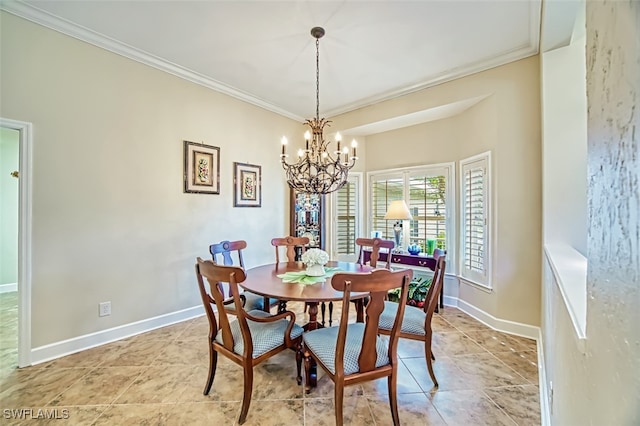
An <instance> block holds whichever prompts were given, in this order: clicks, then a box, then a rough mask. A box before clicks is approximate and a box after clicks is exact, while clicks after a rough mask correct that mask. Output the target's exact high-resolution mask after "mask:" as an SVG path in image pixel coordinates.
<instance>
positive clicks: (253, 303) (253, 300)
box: [225, 291, 278, 312]
mask: <svg viewBox="0 0 640 426" xmlns="http://www.w3.org/2000/svg"><path fill="white" fill-rule="evenodd" d="M242 294H243V295H244V297H245V300H246V301H245V303H244V310H245V311H247V312H248V311H253V310H254V309H256V310H260V311H264V296H260V295H259V294H255V293H251V292H250V291H245V292H243V293H242ZM276 303H278V299H269V307H271V306H272V305H275V304H276ZM225 309H227V310H228V311H231V312H233V311H235V310H236V305H235V303H229V304H228V305H226V306H225Z"/></svg>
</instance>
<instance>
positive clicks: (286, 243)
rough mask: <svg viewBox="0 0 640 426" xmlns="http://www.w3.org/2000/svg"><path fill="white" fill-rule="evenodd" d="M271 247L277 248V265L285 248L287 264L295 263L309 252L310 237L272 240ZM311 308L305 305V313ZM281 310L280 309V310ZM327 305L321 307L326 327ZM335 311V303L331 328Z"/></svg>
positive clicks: (330, 306)
mask: <svg viewBox="0 0 640 426" xmlns="http://www.w3.org/2000/svg"><path fill="white" fill-rule="evenodd" d="M271 245H272V246H274V247H275V248H276V263H280V248H281V247H285V248H286V251H285V256H286V261H287V262H295V261H296V260H297V259H296V258H297V257H298V254H299V255H302V254H303V253H304V252H305V251H307V246H308V245H309V238H308V237H292V236H288V237H282V238H272V239H271ZM298 247H300V252H299V253H298V252H296V248H298ZM308 307H309V304H308V303H305V304H304V312H307V309H308ZM279 309H280V308H279ZM325 310H326V305H325V304H324V302H322V304H321V305H320V312H321V313H322V325H324V315H325ZM332 310H333V303H331V302H330V304H329V326H331V311H332Z"/></svg>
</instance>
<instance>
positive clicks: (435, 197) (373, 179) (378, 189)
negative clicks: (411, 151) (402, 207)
mask: <svg viewBox="0 0 640 426" xmlns="http://www.w3.org/2000/svg"><path fill="white" fill-rule="evenodd" d="M452 171H453V165H452V164H445V165H435V166H423V167H412V168H406V169H402V170H389V171H381V172H372V173H370V174H369V185H370V191H371V192H370V198H369V199H370V202H371V222H370V227H371V231H379V232H380V236H381V238H384V239H390V240H392V239H393V235H394V234H393V225H394V223H395V221H392V220H385V219H384V215H385V213H386V212H387V208H388V207H389V204H391V202H392V201H395V200H405V202H406V203H407V206H408V207H409V211H410V212H411V215H412V216H413V219H412V220H410V221H405V223H404V226H405V227H408V229H405V230H404V231H403V240H402V246H403V247H404V248H405V249H406V247H407V246H408V245H409V244H418V245H420V246H421V247H422V251H423V252H427V253H430V252H431V251H432V250H433V248H436V247H439V248H442V249H445V250H446V248H447V247H448V246H449V241H448V238H449V235H450V232H448V228H449V226H451V225H450V224H449V221H448V220H447V218H448V214H449V212H448V210H447V202H446V201H447V200H452V199H453V198H452V196H451V195H450V194H449V193H448V192H449V191H450V190H451V189H450V177H451V176H452Z"/></svg>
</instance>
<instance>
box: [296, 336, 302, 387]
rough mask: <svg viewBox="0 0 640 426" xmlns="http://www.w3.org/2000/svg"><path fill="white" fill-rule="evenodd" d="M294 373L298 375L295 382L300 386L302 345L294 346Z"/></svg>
mask: <svg viewBox="0 0 640 426" xmlns="http://www.w3.org/2000/svg"><path fill="white" fill-rule="evenodd" d="M296 371H297V373H298V375H297V376H296V381H297V382H298V386H300V385H301V384H302V343H298V345H297V346H296Z"/></svg>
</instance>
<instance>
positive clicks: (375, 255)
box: [329, 238, 396, 324]
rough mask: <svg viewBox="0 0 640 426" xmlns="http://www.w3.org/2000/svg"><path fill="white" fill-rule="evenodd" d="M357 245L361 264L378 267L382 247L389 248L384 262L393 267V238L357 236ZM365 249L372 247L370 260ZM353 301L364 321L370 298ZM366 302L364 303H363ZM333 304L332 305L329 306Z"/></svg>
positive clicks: (358, 315) (359, 320)
mask: <svg viewBox="0 0 640 426" xmlns="http://www.w3.org/2000/svg"><path fill="white" fill-rule="evenodd" d="M356 245H357V246H358V247H359V252H358V262H357V263H358V264H359V265H367V264H369V266H371V267H373V268H377V267H378V260H379V259H380V249H381V248H383V249H387V261H386V263H385V264H384V267H385V268H386V269H391V250H393V248H394V247H395V245H396V244H395V243H394V242H393V241H391V240H383V239H382V238H356ZM365 249H371V255H370V256H369V260H368V261H365ZM352 302H353V303H355V304H356V308H357V315H356V317H357V321H358V322H362V321H363V315H364V314H363V311H362V307H363V306H364V305H366V304H367V303H369V299H368V298H364V299H363V300H357V301H356V300H352ZM363 303H364V305H363ZM331 307H332V306H331V305H330V306H329V308H331ZM331 311H332V309H329V324H331Z"/></svg>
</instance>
